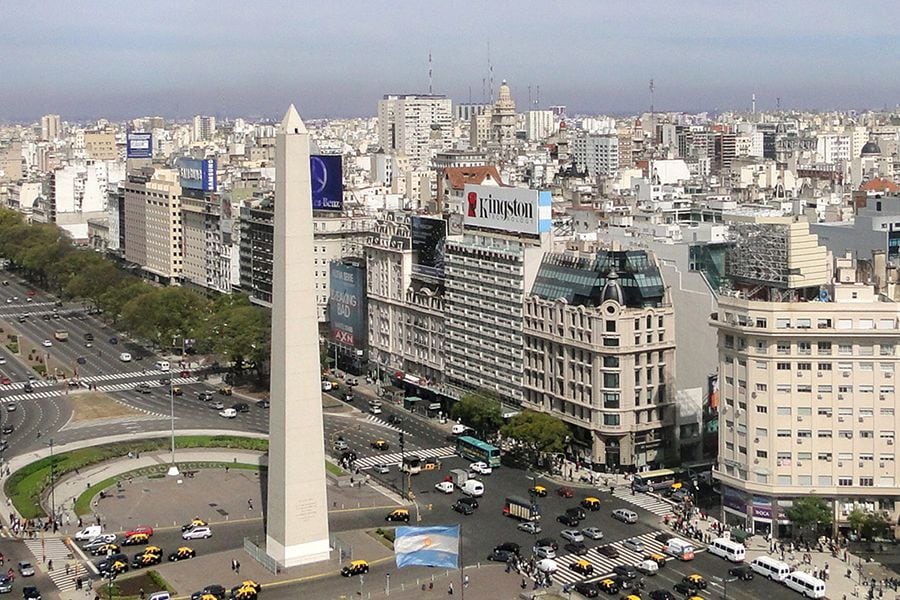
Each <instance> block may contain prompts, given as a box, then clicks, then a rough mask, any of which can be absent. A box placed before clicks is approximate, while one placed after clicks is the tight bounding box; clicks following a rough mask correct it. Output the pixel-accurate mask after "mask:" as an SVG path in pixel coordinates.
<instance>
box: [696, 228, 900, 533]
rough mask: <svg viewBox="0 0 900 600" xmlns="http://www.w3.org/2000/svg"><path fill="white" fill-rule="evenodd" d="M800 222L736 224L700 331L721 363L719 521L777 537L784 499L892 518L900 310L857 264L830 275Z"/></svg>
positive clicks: (897, 490)
mask: <svg viewBox="0 0 900 600" xmlns="http://www.w3.org/2000/svg"><path fill="white" fill-rule="evenodd" d="M804 228H805V223H797V222H794V221H791V219H790V218H782V219H767V220H765V221H764V222H756V223H745V224H743V225H742V226H741V227H738V228H737V229H736V231H735V232H734V235H735V238H736V239H734V240H733V242H734V244H735V245H734V247H733V248H731V249H729V251H728V254H727V255H726V276H727V289H726V290H725V292H724V293H723V294H721V295H720V297H719V307H718V310H717V311H716V312H714V313H713V314H712V319H711V324H712V326H713V327H714V328H715V329H716V331H717V335H718V341H717V346H718V352H719V396H718V398H716V400H717V405H718V406H717V408H718V412H719V462H718V465H717V467H716V469H715V472H714V473H715V477H716V478H717V479H719V481H720V483H721V486H722V502H723V507H724V508H723V511H724V518H725V519H726V521H727V522H729V523H734V524H737V525H741V526H744V527H748V528H750V529H752V530H753V531H755V532H759V533H762V532H769V531H771V532H772V533H773V535H777V536H782V535H786V534H787V533H788V532H789V527H790V523H789V521H788V519H787V518H786V516H785V511H786V509H787V508H788V507H789V506H790V505H791V503H792V501H793V500H795V499H797V498H802V497H807V496H811V495H812V496H817V497H820V498H823V499H825V500H826V501H827V502H829V504H830V505H831V506H832V508H833V511H834V521H835V524H836V527H841V526H846V524H847V518H848V516H849V514H850V512H851V511H852V510H853V509H854V508H856V507H859V508H862V509H863V510H868V511H884V514H886V515H887V516H888V517H889V518H890V519H891V520H893V521H895V522H896V519H897V516H898V513H900V484H898V481H900V472H898V464H897V463H898V456H897V446H896V431H897V430H898V425H900V423H898V421H897V415H896V411H897V408H896V405H897V396H896V392H895V389H896V384H895V377H896V375H895V373H896V372H897V369H898V366H900V365H898V353H897V339H898V337H897V336H898V327H900V305H898V304H897V303H895V302H892V301H889V300H887V297H886V296H884V295H879V294H877V293H876V291H875V289H874V288H873V287H872V286H871V285H869V284H867V283H862V281H863V279H861V278H860V272H859V270H858V265H857V264H856V262H855V260H854V259H853V258H851V257H849V256H848V257H846V258H839V259H837V260H836V261H834V267H833V268H829V265H830V263H829V260H828V258H827V257H826V250H825V248H824V247H823V246H820V245H818V243H817V239H816V236H815V235H812V234H809V233H808V231H806V232H804V231H803V230H804Z"/></svg>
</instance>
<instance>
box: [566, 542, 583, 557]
mask: <svg viewBox="0 0 900 600" xmlns="http://www.w3.org/2000/svg"><path fill="white" fill-rule="evenodd" d="M563 548H565V550H566V552H568V553H569V554H574V555H575V556H584V555H585V554H587V553H588V547H587V546H585V545H584V542H569V543H568V544H566V545H565V546H563Z"/></svg>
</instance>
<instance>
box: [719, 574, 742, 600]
mask: <svg viewBox="0 0 900 600" xmlns="http://www.w3.org/2000/svg"><path fill="white" fill-rule="evenodd" d="M713 579H715V580H716V581H721V582H722V600H728V584H729V583H734V582H735V581H737V580H738V578H737V577H731V578H729V577H715V576H713Z"/></svg>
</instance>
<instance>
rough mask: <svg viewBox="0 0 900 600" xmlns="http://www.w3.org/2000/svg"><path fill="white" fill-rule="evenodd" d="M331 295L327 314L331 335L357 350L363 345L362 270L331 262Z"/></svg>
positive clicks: (335, 339) (363, 279) (364, 298)
mask: <svg viewBox="0 0 900 600" xmlns="http://www.w3.org/2000/svg"><path fill="white" fill-rule="evenodd" d="M329 278H330V283H331V296H329V298H328V316H329V320H330V321H331V338H332V339H333V340H334V341H335V342H337V343H338V344H341V345H343V346H351V347H353V348H356V349H357V350H363V349H365V347H366V313H367V309H366V269H365V267H363V266H361V265H360V266H357V265H354V264H348V263H339V262H333V263H331V270H330V273H329Z"/></svg>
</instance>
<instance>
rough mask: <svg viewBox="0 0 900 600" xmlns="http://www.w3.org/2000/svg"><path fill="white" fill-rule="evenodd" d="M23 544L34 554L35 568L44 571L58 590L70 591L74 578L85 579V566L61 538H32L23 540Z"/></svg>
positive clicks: (73, 585) (73, 586) (72, 588)
mask: <svg viewBox="0 0 900 600" xmlns="http://www.w3.org/2000/svg"><path fill="white" fill-rule="evenodd" d="M25 546H27V547H28V550H29V551H31V553H32V554H33V555H34V566H35V568H39V569H41V570H43V571H45V572H46V573H47V575H48V576H49V577H50V579H52V580H53V583H54V584H56V587H58V588H59V591H61V592H67V591H72V590H74V589H75V581H76V579H78V578H79V577H81V578H83V579H87V576H88V573H87V571H86V569H87V567H86V566H85V565H84V563H82V562H81V561H79V560H76V559H75V557H74V554H73V552H72V550H70V549H69V547H68V546H66V544H65V542H63V541H62V540H61V539H59V538H43V539H40V538H32V539H27V540H25ZM51 567H52V570H51Z"/></svg>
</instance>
